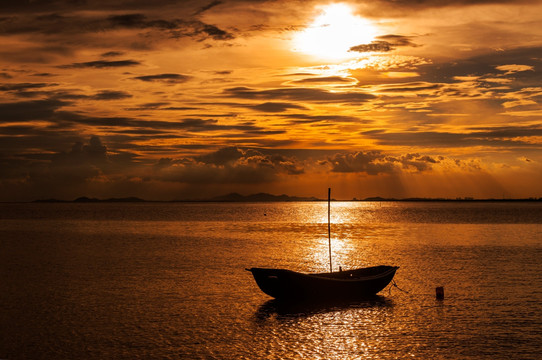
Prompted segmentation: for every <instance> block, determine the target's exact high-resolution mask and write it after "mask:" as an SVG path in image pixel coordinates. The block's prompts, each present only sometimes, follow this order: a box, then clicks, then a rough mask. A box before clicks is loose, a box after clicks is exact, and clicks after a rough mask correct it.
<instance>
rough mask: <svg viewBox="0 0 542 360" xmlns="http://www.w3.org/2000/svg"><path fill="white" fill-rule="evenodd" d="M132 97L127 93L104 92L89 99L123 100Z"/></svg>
mask: <svg viewBox="0 0 542 360" xmlns="http://www.w3.org/2000/svg"><path fill="white" fill-rule="evenodd" d="M131 97H132V95H131V94H129V93H127V92H125V91H116V90H102V91H100V92H98V93H96V94H94V95H92V96H89V97H88V98H89V99H92V100H121V99H127V98H131Z"/></svg>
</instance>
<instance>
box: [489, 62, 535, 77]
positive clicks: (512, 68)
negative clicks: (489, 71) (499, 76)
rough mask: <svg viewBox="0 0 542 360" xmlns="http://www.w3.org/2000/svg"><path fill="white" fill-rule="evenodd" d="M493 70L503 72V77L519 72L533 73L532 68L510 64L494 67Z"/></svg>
mask: <svg viewBox="0 0 542 360" xmlns="http://www.w3.org/2000/svg"><path fill="white" fill-rule="evenodd" d="M495 69H497V70H500V71H505V73H504V75H510V74H514V73H517V72H520V71H534V66H531V65H517V64H511V65H500V66H495Z"/></svg>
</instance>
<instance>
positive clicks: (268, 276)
mask: <svg viewBox="0 0 542 360" xmlns="http://www.w3.org/2000/svg"><path fill="white" fill-rule="evenodd" d="M330 203H331V189H328V237H329V272H325V273H301V272H296V271H292V270H286V269H270V268H257V267H253V268H250V269H246V270H248V271H250V272H251V273H252V276H253V277H254V280H256V284H257V285H258V287H259V288H260V289H261V290H262V291H263V292H264V293H265V294H267V295H269V296H271V297H273V298H276V299H285V300H295V299H300V300H310V301H312V300H332V299H335V300H337V299H356V298H367V297H371V296H374V295H376V294H377V293H378V292H380V291H381V290H383V289H384V288H385V287H386V286H388V284H389V283H390V282H391V281H392V280H393V277H394V276H395V272H396V271H397V269H399V267H398V266H389V265H378V266H371V267H365V268H358V269H353V270H347V271H342V269H340V270H339V271H335V272H334V271H333V267H332V262H331V225H330V223H331V222H330Z"/></svg>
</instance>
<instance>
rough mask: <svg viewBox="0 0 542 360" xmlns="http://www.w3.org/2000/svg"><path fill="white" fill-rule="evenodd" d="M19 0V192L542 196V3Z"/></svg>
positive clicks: (4, 97) (6, 8)
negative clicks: (29, 0) (329, 191)
mask: <svg viewBox="0 0 542 360" xmlns="http://www.w3.org/2000/svg"><path fill="white" fill-rule="evenodd" d="M90 4H92V5H90ZM0 14H1V15H0V41H1V44H2V47H1V48H0V94H1V97H0V168H1V170H0V201H29V200H34V199H44V198H58V199H66V200H71V199H73V198H76V197H79V196H90V197H99V198H107V197H125V196H138V197H141V198H144V199H149V200H171V199H184V198H206V197H211V196H216V195H222V194H225V193H229V192H239V193H241V194H245V195H248V194H251V193H256V192H269V193H273V194H282V193H286V194H289V195H297V196H317V197H322V198H323V197H325V195H326V191H327V190H326V189H327V187H332V188H333V189H334V190H333V191H334V196H335V197H337V198H343V199H351V198H353V197H356V198H364V197H369V196H382V197H447V198H456V197H475V198H490V197H494V198H503V197H506V198H511V197H542V187H541V185H540V184H541V183H542V181H541V180H542V121H541V119H542V108H541V106H540V103H541V101H542V85H541V84H542V81H541V80H542V67H541V66H542V27H540V23H542V15H541V14H542V2H541V1H505V0H501V1H498V0H494V1H492V0H485V1H474V0H461V1H451V0H450V1H438V2H436V1H423V0H417V1H407V0H395V1H391V0H371V1H368V0H366V1H352V2H318V1H302V2H301V1H299V2H298V1H241V0H235V1H203V2H202V1H184V2H179V1H170V0H158V1H152V2H150V1H141V0H130V1H128V0H124V1H116V2H114V4H113V5H112V4H111V2H109V1H92V2H89V3H88V4H87V3H85V2H73V1H67V0H51V1H38V2H30V3H27V2H9V3H8V4H7V5H6V3H5V2H2V4H1V5H0Z"/></svg>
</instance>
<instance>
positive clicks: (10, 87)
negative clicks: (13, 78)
mask: <svg viewBox="0 0 542 360" xmlns="http://www.w3.org/2000/svg"><path fill="white" fill-rule="evenodd" d="M55 85H57V84H48V83H11V84H0V91H25V90H29V89H41V88H44V87H48V86H55Z"/></svg>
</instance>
